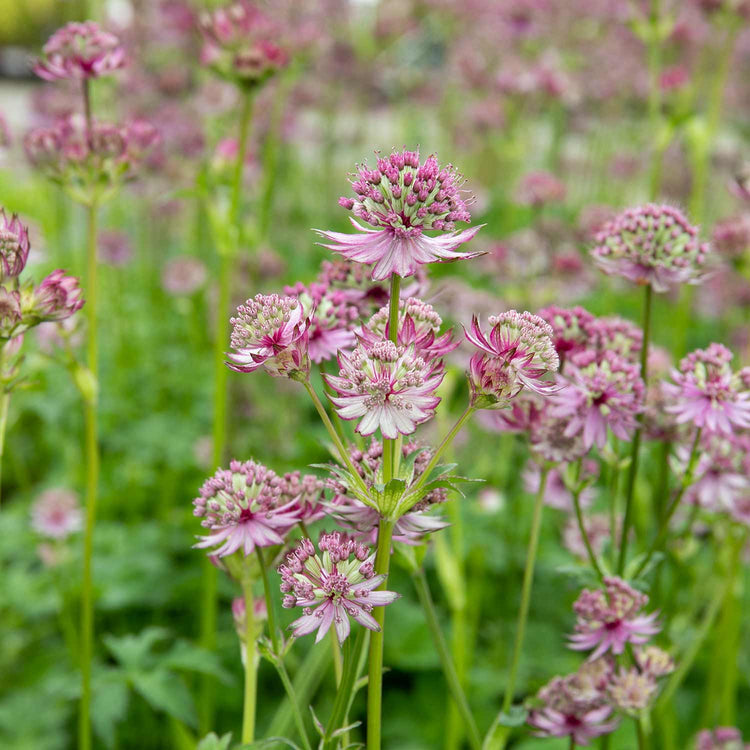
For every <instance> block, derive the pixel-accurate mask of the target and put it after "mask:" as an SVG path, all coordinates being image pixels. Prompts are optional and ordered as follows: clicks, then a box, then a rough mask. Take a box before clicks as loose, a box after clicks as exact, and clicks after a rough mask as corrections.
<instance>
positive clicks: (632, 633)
mask: <svg viewBox="0 0 750 750" xmlns="http://www.w3.org/2000/svg"><path fill="white" fill-rule="evenodd" d="M604 587H605V590H604V591H602V590H601V589H597V590H596V591H590V590H589V589H584V590H583V591H582V592H581V594H580V596H579V597H578V599H577V600H576V602H575V604H574V605H573V609H574V610H575V613H576V615H577V616H578V619H577V621H576V628H575V630H576V632H575V633H574V634H573V635H572V636H570V642H571V645H570V648H572V649H575V650H576V651H588V650H590V649H593V651H592V653H591V655H590V656H589V659H590V660H593V659H597V658H598V657H600V656H602V655H604V654H606V653H607V651H611V652H612V653H613V654H621V653H623V651H624V650H625V646H626V645H627V644H628V643H632V644H633V645H638V646H640V645H642V644H644V643H647V642H648V641H649V640H650V639H651V636H653V635H656V634H657V633H658V632H659V631H660V629H661V628H660V627H659V626H658V625H657V624H656V617H657V614H656V613H655V612H652V613H651V614H648V615H642V614H640V610H641V609H643V607H645V606H646V604H648V597H647V596H646V595H645V594H642V593H640V592H639V591H636V590H635V589H634V588H632V586H630V585H628V584H627V583H626V582H625V581H623V580H622V579H621V578H617V577H614V576H608V577H605V578H604Z"/></svg>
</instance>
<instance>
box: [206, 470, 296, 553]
mask: <svg viewBox="0 0 750 750" xmlns="http://www.w3.org/2000/svg"><path fill="white" fill-rule="evenodd" d="M283 484H284V483H283V480H282V479H281V478H280V477H279V476H277V475H276V473H275V472H273V471H271V470H270V469H267V468H266V467H265V466H263V465H262V464H258V463H255V461H245V462H240V461H232V462H231V464H230V465H229V469H228V470H227V469H217V470H216V473H215V474H214V476H212V477H210V478H209V479H207V480H206V481H205V483H204V484H203V486H202V487H201V489H200V495H199V496H198V497H197V498H195V500H193V505H194V506H195V508H194V511H193V515H195V516H197V517H198V518H202V519H203V520H202V521H201V526H203V527H204V528H206V529H208V534H207V535H206V536H203V537H198V538H199V539H200V541H199V542H198V543H197V544H196V545H194V546H195V547H197V548H198V549H206V548H212V549H211V551H210V553H209V554H210V555H212V556H217V557H226V556H227V555H232V554H234V553H235V552H237V550H241V551H242V553H243V554H244V555H245V557H247V556H248V555H251V554H252V553H253V552H254V551H255V548H256V547H272V546H274V545H277V544H283V542H284V536H285V535H286V533H287V532H288V531H289V530H290V529H291V528H292V526H294V525H295V524H296V523H297V522H298V521H299V511H298V506H297V503H296V500H288V498H286V497H284V495H283V492H282V490H283ZM213 548H217V549H213Z"/></svg>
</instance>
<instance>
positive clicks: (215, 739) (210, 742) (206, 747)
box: [195, 732, 232, 750]
mask: <svg viewBox="0 0 750 750" xmlns="http://www.w3.org/2000/svg"><path fill="white" fill-rule="evenodd" d="M231 741H232V733H231V732H229V733H228V734H225V735H223V736H222V737H219V736H218V735H217V734H215V733H214V732H211V734H207V735H206V736H205V737H204V738H203V739H202V740H201V741H200V742H199V743H198V747H196V749H195V750H229V743H230V742H231Z"/></svg>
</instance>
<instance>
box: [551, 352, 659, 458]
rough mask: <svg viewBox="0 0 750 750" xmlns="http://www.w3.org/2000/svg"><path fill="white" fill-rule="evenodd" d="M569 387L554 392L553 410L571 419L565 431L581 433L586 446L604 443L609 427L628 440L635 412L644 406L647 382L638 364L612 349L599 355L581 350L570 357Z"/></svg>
mask: <svg viewBox="0 0 750 750" xmlns="http://www.w3.org/2000/svg"><path fill="white" fill-rule="evenodd" d="M565 374H566V376H567V378H566V379H565V380H562V379H560V382H561V383H566V384H567V387H566V388H564V389H562V390H561V391H560V392H559V393H556V394H554V395H553V396H552V399H553V405H552V407H551V408H550V412H551V413H552V414H553V415H554V416H557V417H561V418H565V419H567V420H568V426H567V427H566V429H565V434H566V435H570V436H572V435H575V434H578V433H581V435H582V438H583V444H584V446H585V448H586V449H589V448H591V446H592V445H597V446H598V447H599V448H602V447H604V444H605V443H606V441H607V428H609V429H610V430H612V432H613V433H614V434H615V436H616V437H618V438H620V440H629V439H630V436H631V435H632V433H633V431H634V430H635V428H636V416H637V415H638V414H639V413H640V412H641V411H642V409H643V393H644V385H643V380H641V377H640V374H639V368H638V366H637V365H633V364H630V363H629V362H626V361H625V360H624V359H623V358H622V357H620V356H619V355H617V354H615V353H614V352H612V351H607V352H604V354H603V356H601V357H600V358H597V355H596V354H595V353H594V352H582V353H580V354H578V355H575V356H574V357H572V358H571V361H570V362H569V364H568V367H567V370H566V373H565Z"/></svg>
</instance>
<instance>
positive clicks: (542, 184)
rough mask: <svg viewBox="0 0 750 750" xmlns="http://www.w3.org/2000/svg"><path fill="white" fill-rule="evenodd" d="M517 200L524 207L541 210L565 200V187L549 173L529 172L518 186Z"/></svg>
mask: <svg viewBox="0 0 750 750" xmlns="http://www.w3.org/2000/svg"><path fill="white" fill-rule="evenodd" d="M516 200H517V201H518V202H519V203H520V204H521V205H524V206H533V207H535V208H539V207H541V206H544V205H546V204H547V203H562V201H564V200H565V185H563V183H562V182H560V180H558V179H557V177H555V175H553V174H550V173H549V172H529V174H527V175H524V177H523V179H522V180H521V184H520V185H519V186H518V192H517V194H516Z"/></svg>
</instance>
